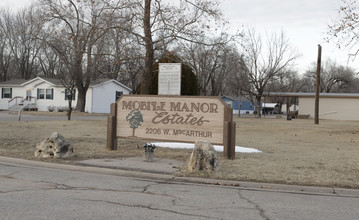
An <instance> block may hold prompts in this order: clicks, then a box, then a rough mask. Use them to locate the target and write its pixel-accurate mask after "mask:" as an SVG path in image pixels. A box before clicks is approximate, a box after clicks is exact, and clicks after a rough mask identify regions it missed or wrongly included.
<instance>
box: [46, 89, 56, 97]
mask: <svg viewBox="0 0 359 220" xmlns="http://www.w3.org/2000/svg"><path fill="white" fill-rule="evenodd" d="M46 99H54V89H46Z"/></svg>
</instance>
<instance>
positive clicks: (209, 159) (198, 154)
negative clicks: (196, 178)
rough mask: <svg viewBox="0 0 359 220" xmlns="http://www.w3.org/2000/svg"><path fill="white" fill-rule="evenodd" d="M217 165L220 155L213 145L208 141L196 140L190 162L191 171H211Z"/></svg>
mask: <svg viewBox="0 0 359 220" xmlns="http://www.w3.org/2000/svg"><path fill="white" fill-rule="evenodd" d="M217 167H218V156H217V152H216V150H215V149H214V147H213V145H212V144H211V143H209V142H207V141H196V142H195V143H194V148H193V151H192V154H191V158H190V160H189V164H188V169H189V171H194V170H205V171H210V170H216V169H217Z"/></svg>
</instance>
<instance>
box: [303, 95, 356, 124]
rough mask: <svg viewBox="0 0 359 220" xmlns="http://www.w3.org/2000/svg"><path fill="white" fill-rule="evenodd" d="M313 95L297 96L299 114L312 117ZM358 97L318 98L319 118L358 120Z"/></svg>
mask: <svg viewBox="0 0 359 220" xmlns="http://www.w3.org/2000/svg"><path fill="white" fill-rule="evenodd" d="M314 103H315V98H314V97H300V98H299V106H300V110H299V114H301V115H308V114H310V116H311V117H314ZM358 113H359V98H344V97H340V98H327V97H325V98H324V97H321V98H320V99H319V119H335V120H359V114H358Z"/></svg>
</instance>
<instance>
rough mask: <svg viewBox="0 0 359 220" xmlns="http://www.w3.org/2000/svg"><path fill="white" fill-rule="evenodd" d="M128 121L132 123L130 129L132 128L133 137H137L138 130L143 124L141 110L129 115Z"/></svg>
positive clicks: (133, 111)
mask: <svg viewBox="0 0 359 220" xmlns="http://www.w3.org/2000/svg"><path fill="white" fill-rule="evenodd" d="M126 121H128V123H130V128H132V137H135V130H136V128H138V126H140V125H141V122H143V116H142V113H141V112H140V111H139V110H135V109H134V110H132V111H131V112H130V113H128V115H127V117H126Z"/></svg>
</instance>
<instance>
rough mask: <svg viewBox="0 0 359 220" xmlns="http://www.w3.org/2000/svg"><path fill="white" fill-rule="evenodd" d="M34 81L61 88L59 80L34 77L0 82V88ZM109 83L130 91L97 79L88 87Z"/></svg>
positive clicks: (108, 80) (111, 80)
mask: <svg viewBox="0 0 359 220" xmlns="http://www.w3.org/2000/svg"><path fill="white" fill-rule="evenodd" d="M36 80H41V81H46V82H48V83H49V84H51V85H53V86H62V83H61V80H59V79H54V78H46V77H36V78H33V79H29V80H25V79H14V80H9V81H4V82H0V86H2V87H5V86H6V87H9V86H11V87H21V86H25V85H27V84H29V83H32V82H34V81H36ZM110 82H114V83H116V84H118V85H120V86H122V87H124V88H125V89H127V90H129V91H132V89H130V88H129V87H127V86H125V85H123V84H122V83H120V82H119V81H117V80H114V79H105V78H104V79H97V80H95V81H92V82H91V83H90V87H94V86H99V85H103V84H106V83H110Z"/></svg>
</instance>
